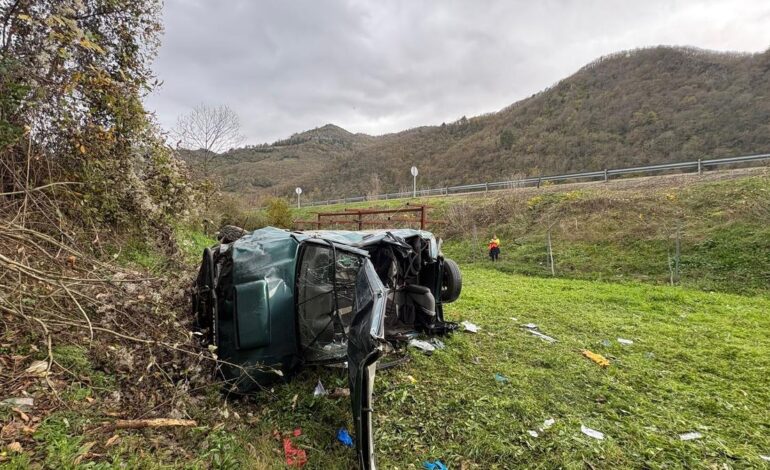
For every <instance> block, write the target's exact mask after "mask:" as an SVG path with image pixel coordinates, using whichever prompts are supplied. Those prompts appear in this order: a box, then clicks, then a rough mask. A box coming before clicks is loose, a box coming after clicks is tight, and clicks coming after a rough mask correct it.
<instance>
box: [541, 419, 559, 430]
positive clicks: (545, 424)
mask: <svg viewBox="0 0 770 470" xmlns="http://www.w3.org/2000/svg"><path fill="white" fill-rule="evenodd" d="M555 422H556V420H555V419H553V418H548V419H546V420H545V421H543V427H542V428H540V430H541V431H542V430H545V429H548V428H550V427H551V426H553V425H554V423H555Z"/></svg>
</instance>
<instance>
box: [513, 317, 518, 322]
mask: <svg viewBox="0 0 770 470" xmlns="http://www.w3.org/2000/svg"><path fill="white" fill-rule="evenodd" d="M511 321H519V319H518V318H516V317H511Z"/></svg>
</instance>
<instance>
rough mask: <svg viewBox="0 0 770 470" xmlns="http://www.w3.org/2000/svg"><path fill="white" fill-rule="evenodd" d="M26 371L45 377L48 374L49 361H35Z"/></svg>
mask: <svg viewBox="0 0 770 470" xmlns="http://www.w3.org/2000/svg"><path fill="white" fill-rule="evenodd" d="M24 372H26V373H27V374H29V375H32V376H35V377H45V376H46V375H48V361H35V362H33V363H32V364H30V366H29V367H27V370H25V371H24Z"/></svg>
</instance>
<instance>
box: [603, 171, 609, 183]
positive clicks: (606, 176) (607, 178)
mask: <svg viewBox="0 0 770 470" xmlns="http://www.w3.org/2000/svg"><path fill="white" fill-rule="evenodd" d="M607 180H609V175H608V174H607V169H606V168H605V169H604V182H605V183H606V182H607Z"/></svg>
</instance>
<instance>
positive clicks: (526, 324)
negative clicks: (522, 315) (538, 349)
mask: <svg viewBox="0 0 770 470" xmlns="http://www.w3.org/2000/svg"><path fill="white" fill-rule="evenodd" d="M521 326H522V327H523V328H526V329H528V330H536V329H537V325H535V324H534V323H525V324H523V325H521Z"/></svg>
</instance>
